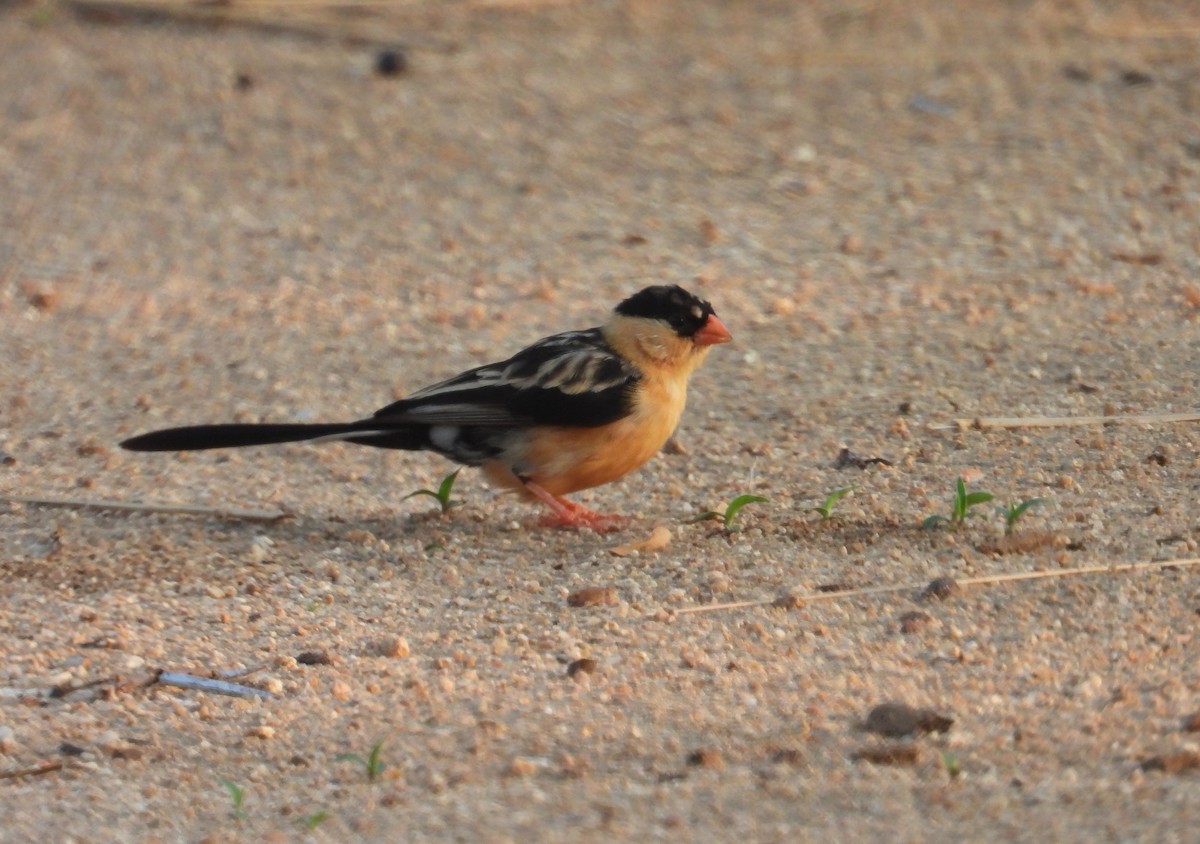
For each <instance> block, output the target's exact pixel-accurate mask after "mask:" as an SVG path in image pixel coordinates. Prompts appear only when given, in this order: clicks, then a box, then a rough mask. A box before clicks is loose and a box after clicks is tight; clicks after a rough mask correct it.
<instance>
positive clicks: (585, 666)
mask: <svg viewBox="0 0 1200 844" xmlns="http://www.w3.org/2000/svg"><path fill="white" fill-rule="evenodd" d="M595 673H596V660H594V659H589V658H588V657H586V656H585V657H583V658H582V659H577V660H575V661H574V662H572V663H571V664H570V665H568V666H567V676H568V677H574V676H575V675H577V674H595Z"/></svg>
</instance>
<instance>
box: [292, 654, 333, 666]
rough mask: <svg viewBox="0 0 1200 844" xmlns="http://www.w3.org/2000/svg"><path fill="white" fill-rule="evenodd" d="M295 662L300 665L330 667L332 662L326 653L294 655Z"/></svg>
mask: <svg viewBox="0 0 1200 844" xmlns="http://www.w3.org/2000/svg"><path fill="white" fill-rule="evenodd" d="M296 662H298V663H299V664H300V665H332V664H333V660H332V659H330V657H329V652H328V651H304V652H303V653H300V654H297V655H296Z"/></svg>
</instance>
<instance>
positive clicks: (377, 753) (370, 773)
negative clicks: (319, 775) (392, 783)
mask: <svg viewBox="0 0 1200 844" xmlns="http://www.w3.org/2000/svg"><path fill="white" fill-rule="evenodd" d="M382 752H383V740H382V739H381V740H379V741H377V742H375V744H373V745H371V752H370V753H368V754H367V755H366V756H363V755H362V754H361V753H341V754H338V756H337V761H338V762H357V763H358V764H359V765H361V766H362V769H363V772H364V773H365V774H366V775H367V782H376V781H377V780H378V779H379V776H380V775H381V774H382V773H383V772H384V770H385V769H386V768H387V765H386V764H385V763H384V761H383V759H382Z"/></svg>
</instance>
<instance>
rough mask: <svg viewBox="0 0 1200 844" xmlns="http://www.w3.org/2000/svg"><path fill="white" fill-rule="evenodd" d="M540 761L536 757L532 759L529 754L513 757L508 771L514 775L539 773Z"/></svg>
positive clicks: (522, 775)
mask: <svg viewBox="0 0 1200 844" xmlns="http://www.w3.org/2000/svg"><path fill="white" fill-rule="evenodd" d="M537 769H538V763H537V760H536V759H530V758H529V757H527V756H518V757H517V758H515V759H513V760H512V762H511V763H509V766H508V772H509V773H510V774H512V775H513V776H514V777H528V776H532V775H533V774H536V773H537Z"/></svg>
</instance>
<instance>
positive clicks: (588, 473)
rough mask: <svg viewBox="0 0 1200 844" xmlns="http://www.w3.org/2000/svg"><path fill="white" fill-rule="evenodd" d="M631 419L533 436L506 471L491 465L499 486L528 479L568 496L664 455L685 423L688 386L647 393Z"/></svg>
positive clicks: (514, 485)
mask: <svg viewBox="0 0 1200 844" xmlns="http://www.w3.org/2000/svg"><path fill="white" fill-rule="evenodd" d="M643 399H649V400H648V401H647V400H644V401H642V402H639V404H638V406H637V407H635V408H634V410H633V413H631V414H630V415H629V416H627V417H625V418H624V419H621V420H619V421H617V422H614V423H612V424H610V425H603V426H600V427H597V428H571V427H555V426H543V427H539V428H535V429H533V430H531V431H530V432H529V436H528V438H526V439H525V441H524V443H523V445H522V447H520V448H519V449H514V453H512V454H511V455H510V458H511V459H505V460H503V463H504V464H505V465H504V467H503V468H502V467H500V466H494V467H490V468H489V471H488V476H489V477H490V478H491V480H492V481H493V483H497V484H499V485H501V486H507V487H512V488H517V487H519V482H514V481H515V479H514V478H512V473H513V472H516V473H518V474H521V475H524V476H525V477H527V478H528V479H529V480H532V481H533V482H534V483H536V484H537V485H538V486H540V487H542V488H543V489H545V490H546V491H547V492H549V493H550V494H551V495H566V494H568V493H572V492H577V491H579V490H581V489H591V488H592V487H596V486H600V485H601V484H606V483H610V482H612V481H615V480H617V479H618V478H621V477H624V476H625V475H627V474H629V473H630V472H632V471H633V470H634V469H636V468H638V467H639V466H641V465H642V464H643V463H645V462H646V461H647V460H649V459H650V458H651V457H653V456H654V455H655V454H657V453H658V451H659V449H661V448H662V447H663V444H664V443H666V441H667V439H668V438H669V437H670V436H671V434H672V433H673V432H674V430H675V427H676V425H678V424H679V417H680V415H681V414H682V412H683V405H684V402H685V401H686V387H684V388H683V389H682V390H679V391H678V392H676V391H675V390H661V391H659V392H658V395H654V394H653V393H649V394H647V393H646V392H644V393H643Z"/></svg>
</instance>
